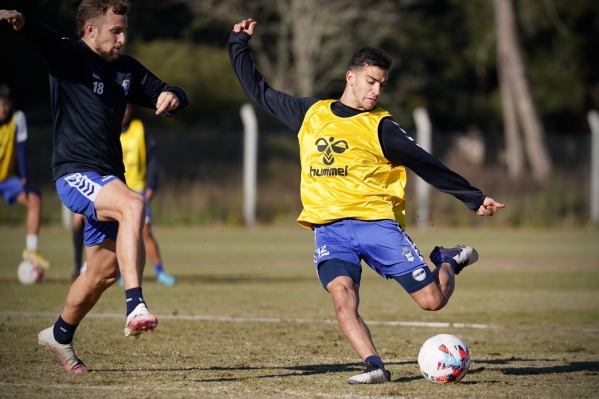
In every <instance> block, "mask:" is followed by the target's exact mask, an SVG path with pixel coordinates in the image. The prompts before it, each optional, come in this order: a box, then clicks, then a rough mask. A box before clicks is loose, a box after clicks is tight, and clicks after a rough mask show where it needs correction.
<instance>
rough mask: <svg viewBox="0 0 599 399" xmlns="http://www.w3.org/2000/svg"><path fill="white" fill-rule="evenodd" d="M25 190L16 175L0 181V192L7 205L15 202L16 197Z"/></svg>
mask: <svg viewBox="0 0 599 399" xmlns="http://www.w3.org/2000/svg"><path fill="white" fill-rule="evenodd" d="M24 190H25V186H24V185H23V183H22V182H21V178H19V177H18V176H11V177H9V178H7V179H4V180H2V181H1V182H0V193H2V197H3V198H4V201H5V202H6V203H7V204H9V205H14V204H16V203H17V197H18V196H19V194H21V193H22V192H23V191H24Z"/></svg>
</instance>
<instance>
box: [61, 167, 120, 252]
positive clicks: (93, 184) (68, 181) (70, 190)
mask: <svg viewBox="0 0 599 399" xmlns="http://www.w3.org/2000/svg"><path fill="white" fill-rule="evenodd" d="M115 179H118V178H117V177H116V176H112V175H108V176H102V175H100V174H99V173H96V172H80V173H73V174H69V175H65V176H62V177H61V178H60V179H58V180H56V191H57V192H58V196H59V197H60V200H61V201H62V203H63V204H64V205H65V206H66V207H67V208H68V209H69V210H71V211H72V212H75V213H80V214H82V215H84V216H85V217H86V220H85V231H84V233H83V242H84V244H85V246H87V247H91V246H94V245H98V244H100V243H102V242H104V241H105V240H116V236H117V233H118V230H119V223H118V222H101V221H99V220H98V217H97V215H96V208H95V207H94V201H95V200H96V196H97V195H98V193H99V192H100V190H101V189H102V187H104V186H105V185H106V184H107V183H109V182H111V181H113V180H115Z"/></svg>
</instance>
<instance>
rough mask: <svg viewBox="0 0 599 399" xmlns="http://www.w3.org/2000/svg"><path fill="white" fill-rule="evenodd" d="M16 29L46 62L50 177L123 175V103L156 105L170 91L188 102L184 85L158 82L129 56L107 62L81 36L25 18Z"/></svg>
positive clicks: (179, 98)
mask: <svg viewBox="0 0 599 399" xmlns="http://www.w3.org/2000/svg"><path fill="white" fill-rule="evenodd" d="M19 33H21V34H22V35H23V36H24V37H26V38H27V39H28V40H30V41H31V42H32V43H33V44H34V45H35V46H36V47H37V48H38V49H39V51H40V52H41V54H42V56H43V57H44V59H45V60H46V62H47V63H48V70H49V74H50V95H51V104H52V114H53V117H54V148H53V153H52V174H53V177H54V180H57V179H58V178H60V177H61V176H63V175H65V174H67V173H74V172H83V171H95V172H97V173H99V174H101V175H115V176H117V177H119V178H120V179H121V180H124V173H125V168H124V166H123V153H122V149H121V142H120V135H121V124H122V120H123V116H124V114H125V108H126V105H127V103H132V104H137V105H140V106H143V107H148V108H155V107H156V102H157V100H158V96H159V95H160V93H162V92H163V91H170V92H172V93H173V94H174V95H175V96H176V97H177V98H178V100H179V104H180V105H179V108H178V109H182V108H184V107H185V106H186V105H187V96H186V94H185V92H184V91H183V90H181V89H180V88H177V87H171V86H169V85H167V84H166V83H164V82H162V81H161V80H160V79H158V78H157V77H156V76H154V75H153V74H152V73H151V72H150V71H149V70H148V69H146V68H145V67H144V66H143V65H142V64H141V63H139V62H138V61H136V60H135V59H134V58H132V57H130V56H127V55H121V56H120V57H119V59H118V60H117V61H115V62H105V61H103V60H102V58H101V57H100V56H99V55H98V54H97V53H96V52H94V51H93V50H92V49H90V48H89V47H88V46H87V44H86V43H85V42H84V41H83V40H71V39H67V38H61V37H60V36H58V35H57V34H56V33H54V32H53V31H52V30H51V29H50V28H48V27H47V26H45V25H43V24H41V23H39V22H36V21H34V20H32V19H29V18H27V19H26V22H25V25H24V26H23V28H22V29H21V30H20V31H19Z"/></svg>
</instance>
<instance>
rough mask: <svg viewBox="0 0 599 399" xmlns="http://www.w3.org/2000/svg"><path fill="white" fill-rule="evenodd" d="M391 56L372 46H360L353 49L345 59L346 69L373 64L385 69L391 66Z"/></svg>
mask: <svg viewBox="0 0 599 399" xmlns="http://www.w3.org/2000/svg"><path fill="white" fill-rule="evenodd" d="M391 63H392V60H391V57H390V56H389V55H388V54H387V53H386V52H384V51H383V50H379V49H376V48H372V47H362V48H361V49H358V50H356V51H354V53H353V54H352V55H351V57H349V60H348V61H347V70H348V71H350V70H352V69H355V68H363V67H365V66H374V67H378V68H381V69H384V70H385V71H388V70H389V69H390V68H391Z"/></svg>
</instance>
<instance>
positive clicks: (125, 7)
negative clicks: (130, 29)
mask: <svg viewBox="0 0 599 399" xmlns="http://www.w3.org/2000/svg"><path fill="white" fill-rule="evenodd" d="M130 9H131V3H130V1H129V0H83V1H82V2H81V4H79V9H78V10H77V33H78V34H79V37H83V35H84V33H85V24H86V23H87V21H89V20H91V19H96V18H100V17H102V16H104V15H106V13H107V12H108V10H112V11H113V12H114V13H115V14H117V15H125V14H127V13H128V12H129V10H130Z"/></svg>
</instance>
